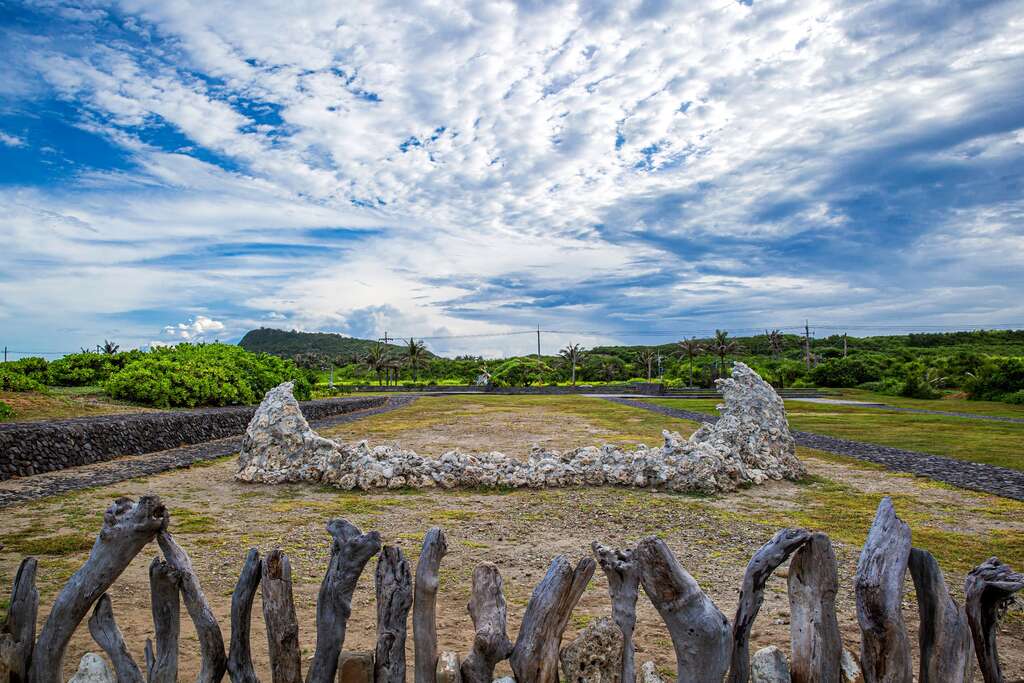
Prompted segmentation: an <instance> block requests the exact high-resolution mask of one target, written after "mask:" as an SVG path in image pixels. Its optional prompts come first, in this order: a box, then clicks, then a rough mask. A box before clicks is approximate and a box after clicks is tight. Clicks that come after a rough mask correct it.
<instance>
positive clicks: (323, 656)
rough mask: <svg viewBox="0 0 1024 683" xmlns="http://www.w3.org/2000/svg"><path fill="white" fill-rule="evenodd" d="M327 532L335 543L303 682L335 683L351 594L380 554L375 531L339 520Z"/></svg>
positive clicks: (317, 609)
mask: <svg viewBox="0 0 1024 683" xmlns="http://www.w3.org/2000/svg"><path fill="white" fill-rule="evenodd" d="M327 531H328V533H330V534H331V536H332V537H333V538H334V540H333V542H332V544H331V559H330V561H329V562H328V565H327V572H326V573H325V574H324V580H323V581H322V582H321V583H320V593H319V595H318V597H317V602H316V651H315V652H314V653H313V661H312V663H310V665H309V673H308V674H306V683H334V677H335V674H337V672H338V656H339V655H340V654H341V648H342V647H343V646H344V644H345V629H346V627H347V625H348V618H349V616H351V614H352V592H353V591H354V590H355V589H356V583H357V582H358V581H359V575H360V574H362V573H363V568H364V567H365V566H366V563H367V562H369V561H370V558H371V557H373V556H374V555H376V554H377V553H378V552H379V551H380V534H378V533H377V532H376V531H371V532H369V533H366V534H364V533H361V532H360V531H359V528H358V527H357V526H356V525H355V524H352V523H350V522H348V521H346V520H344V519H341V518H338V519H332V520H331V521H330V522H328V523H327Z"/></svg>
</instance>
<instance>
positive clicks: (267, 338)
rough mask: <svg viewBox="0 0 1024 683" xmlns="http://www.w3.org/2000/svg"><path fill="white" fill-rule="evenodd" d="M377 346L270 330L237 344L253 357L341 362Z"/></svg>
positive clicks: (252, 332) (395, 350) (329, 336)
mask: <svg viewBox="0 0 1024 683" xmlns="http://www.w3.org/2000/svg"><path fill="white" fill-rule="evenodd" d="M377 344H378V342H376V341H374V340H371V339H357V338H356V337H346V336H344V335H341V334H332V333H329V332H298V331H296V330H291V331H288V330H275V329H271V328H269V327H261V328H259V329H258V330H249V331H248V332H246V333H245V336H244V337H242V339H241V341H239V342H238V345H239V346H241V347H242V348H243V349H245V350H246V351H252V352H253V353H269V354H272V355H274V356H281V357H282V358H292V357H293V356H296V355H298V354H302V353H320V354H325V355H327V356H332V357H334V358H337V359H340V360H341V362H348V361H350V360H351V359H353V358H355V357H357V356H364V355H366V352H367V351H369V350H370V348H371V347H373V346H376V345H377ZM385 348H386V349H388V351H391V352H392V353H394V354H395V355H400V354H401V353H402V351H403V347H401V346H398V345H396V344H386V345H385ZM428 355H431V356H432V355H433V354H428Z"/></svg>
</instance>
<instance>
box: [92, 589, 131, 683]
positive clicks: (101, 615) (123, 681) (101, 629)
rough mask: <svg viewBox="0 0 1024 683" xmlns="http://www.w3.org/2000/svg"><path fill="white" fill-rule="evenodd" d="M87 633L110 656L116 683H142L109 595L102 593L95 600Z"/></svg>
mask: <svg viewBox="0 0 1024 683" xmlns="http://www.w3.org/2000/svg"><path fill="white" fill-rule="evenodd" d="M89 633H90V634H92V639H93V640H95V641H96V644H97V645H99V646H100V647H101V648H103V651H104V652H106V653H107V656H108V657H110V661H111V662H113V664H114V672H115V673H116V674H117V683H142V672H141V671H139V667H138V665H137V664H136V663H135V660H134V659H132V655H131V653H130V652H128V646H127V645H125V642H124V636H123V635H121V629H119V628H118V627H117V622H116V621H114V610H113V608H112V607H111V605H110V596H109V595H107V594H106V593H104V594H103V595H101V596H100V599H99V600H97V601H96V609H94V610H93V613H92V617H91V618H90V619H89Z"/></svg>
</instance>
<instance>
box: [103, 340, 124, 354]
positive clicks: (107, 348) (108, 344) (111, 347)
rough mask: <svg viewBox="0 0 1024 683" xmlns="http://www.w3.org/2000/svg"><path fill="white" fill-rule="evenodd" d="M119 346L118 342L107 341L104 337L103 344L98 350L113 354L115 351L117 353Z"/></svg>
mask: <svg viewBox="0 0 1024 683" xmlns="http://www.w3.org/2000/svg"><path fill="white" fill-rule="evenodd" d="M119 348H121V347H120V346H119V345H118V344H115V343H114V342H112V341H107V340H106V339H104V340H103V346H101V347H99V350H100V351H101V352H102V353H105V354H107V355H108V356H113V355H114V354H115V353H117V350H118V349H119Z"/></svg>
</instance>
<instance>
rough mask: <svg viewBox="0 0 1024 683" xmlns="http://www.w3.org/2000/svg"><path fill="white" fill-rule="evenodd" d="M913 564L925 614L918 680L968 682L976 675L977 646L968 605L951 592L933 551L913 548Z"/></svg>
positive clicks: (919, 606) (919, 601)
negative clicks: (975, 656)
mask: <svg viewBox="0 0 1024 683" xmlns="http://www.w3.org/2000/svg"><path fill="white" fill-rule="evenodd" d="M909 566H910V575H911V576H912V577H913V579H914V591H915V592H916V593H917V609H918V613H919V614H920V615H921V625H920V627H919V631H918V642H919V643H920V647H921V666H920V669H919V673H918V676H917V680H918V683H968V682H969V681H970V680H971V678H972V676H973V674H974V645H973V643H972V641H971V629H970V627H969V626H968V625H967V614H966V612H964V608H963V607H960V606H959V605H957V604H956V602H955V601H954V600H953V598H952V597H951V596H950V595H949V589H948V588H947V587H946V581H945V579H944V578H943V577H942V570H941V569H939V563H938V562H936V561H935V558H934V557H932V554H931V553H930V552H928V551H927V550H921V549H919V548H912V549H911V550H910V563H909Z"/></svg>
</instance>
